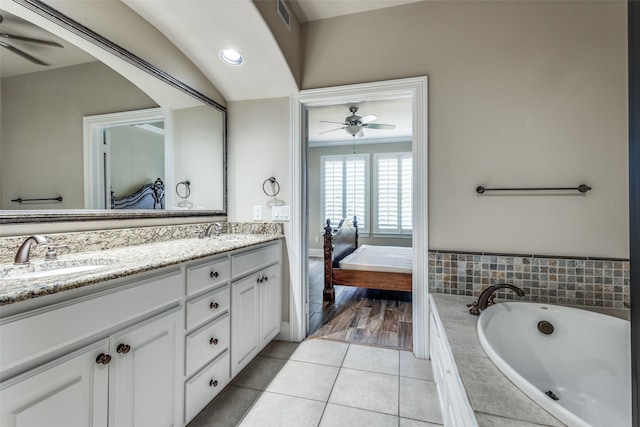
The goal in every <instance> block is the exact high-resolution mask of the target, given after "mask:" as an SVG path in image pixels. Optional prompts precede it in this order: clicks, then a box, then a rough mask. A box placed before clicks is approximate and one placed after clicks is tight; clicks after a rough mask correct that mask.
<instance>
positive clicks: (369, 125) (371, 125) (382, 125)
mask: <svg viewBox="0 0 640 427" xmlns="http://www.w3.org/2000/svg"><path fill="white" fill-rule="evenodd" d="M364 126H366V127H367V128H368V129H395V128H396V125H385V124H382V123H377V124H375V123H370V124H365V125H364Z"/></svg>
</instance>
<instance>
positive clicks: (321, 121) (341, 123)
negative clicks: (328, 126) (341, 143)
mask: <svg viewBox="0 0 640 427" xmlns="http://www.w3.org/2000/svg"><path fill="white" fill-rule="evenodd" d="M318 121H319V122H320V123H335V124H337V125H343V124H344V123H343V122H330V121H329V120H318Z"/></svg>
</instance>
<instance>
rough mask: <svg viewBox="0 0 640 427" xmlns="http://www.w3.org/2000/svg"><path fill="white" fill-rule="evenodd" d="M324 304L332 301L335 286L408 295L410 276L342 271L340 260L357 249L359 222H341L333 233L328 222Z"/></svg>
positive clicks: (354, 220)
mask: <svg viewBox="0 0 640 427" xmlns="http://www.w3.org/2000/svg"><path fill="white" fill-rule="evenodd" d="M324 231H325V233H324V291H323V300H324V301H335V289H334V288H333V286H334V285H342V286H355V287H358V288H369V289H383V290H388V291H405V292H411V290H412V281H411V276H412V274H411V273H389V272H383V271H364V270H342V269H340V264H339V262H340V260H341V259H343V258H344V257H346V256H347V255H349V254H350V253H351V252H353V251H355V250H356V248H357V247H358V221H357V219H356V217H353V223H352V222H351V221H348V220H342V221H341V223H340V225H339V226H338V229H337V230H336V232H335V233H334V232H333V229H332V228H331V221H330V220H327V226H326V227H325V228H324Z"/></svg>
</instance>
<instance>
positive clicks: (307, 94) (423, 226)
mask: <svg viewBox="0 0 640 427" xmlns="http://www.w3.org/2000/svg"><path fill="white" fill-rule="evenodd" d="M427 83H428V81H427V77H426V76H423V77H414V78H407V79H398V80H388V81H382V82H374V83H363V84H356V85H347V86H335V87H328V88H321V89H310V90H304V91H301V92H300V94H298V95H295V96H292V97H291V99H290V112H291V126H292V130H291V138H290V141H291V147H290V150H289V160H290V164H291V166H292V167H291V169H290V176H289V178H290V182H291V194H290V200H291V210H292V212H291V239H290V241H291V244H290V245H288V255H289V264H290V266H291V270H290V272H291V295H290V298H289V301H290V303H289V304H290V308H289V326H290V339H291V341H297V342H299V341H302V340H303V339H305V338H306V331H307V322H308V313H309V306H308V300H309V297H308V292H309V290H308V261H307V260H308V238H309V234H308V226H309V224H308V212H307V208H308V203H307V123H306V117H307V116H306V114H305V110H306V108H307V107H319V106H326V105H335V104H344V103H348V102H363V101H379V100H385V99H392V98H400V97H411V98H412V99H413V108H412V110H413V111H412V113H413V144H412V153H413V182H414V186H413V200H414V203H413V234H412V242H413V245H412V247H413V296H412V301H413V302H412V305H413V310H412V312H413V319H412V320H413V352H414V354H415V355H416V357H419V358H428V357H429V312H428V308H429V304H428V296H429V285H428V277H429V276H428V247H429V246H428V228H429V227H428V217H427V214H428V201H429V199H428V196H427V190H428V188H429V187H428V151H429V150H428V125H427V124H428V108H427V105H428V103H427V99H428V98H427V95H428V87H427Z"/></svg>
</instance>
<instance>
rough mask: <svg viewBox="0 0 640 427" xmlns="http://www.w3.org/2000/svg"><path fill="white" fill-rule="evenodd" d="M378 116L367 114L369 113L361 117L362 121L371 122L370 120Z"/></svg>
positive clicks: (364, 122)
mask: <svg viewBox="0 0 640 427" xmlns="http://www.w3.org/2000/svg"><path fill="white" fill-rule="evenodd" d="M377 118H378V116H376V115H375V114H367V115H366V116H364V117H360V121H361V122H362V123H363V124H367V123H369V122H372V121H374V120H375V119H377Z"/></svg>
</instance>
